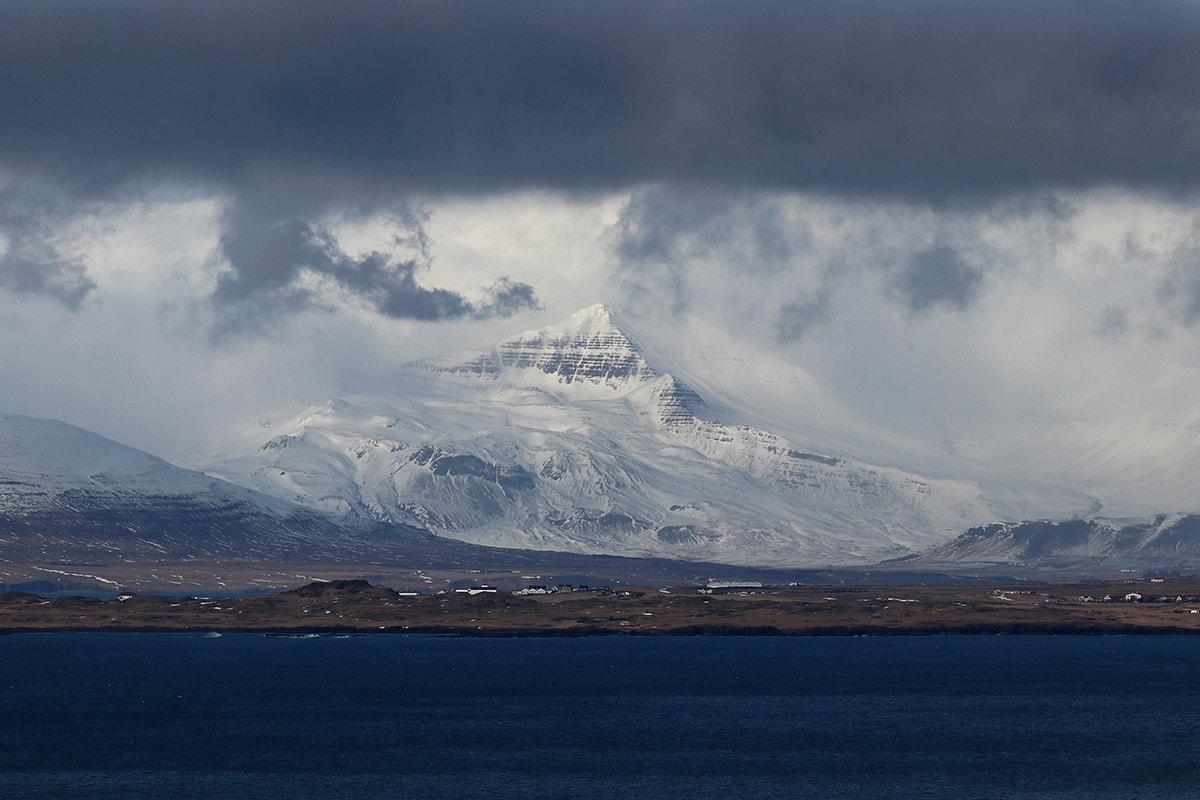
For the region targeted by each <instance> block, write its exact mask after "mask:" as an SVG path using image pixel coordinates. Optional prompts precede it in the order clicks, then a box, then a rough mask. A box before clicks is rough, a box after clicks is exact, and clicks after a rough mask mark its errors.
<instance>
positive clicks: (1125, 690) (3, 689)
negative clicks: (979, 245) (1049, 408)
mask: <svg viewBox="0 0 1200 800" xmlns="http://www.w3.org/2000/svg"><path fill="white" fill-rule="evenodd" d="M1198 709H1200V637H1071V636H1063V637H1019V636H1012V637H965V636H964V637H877V638H876V637H867V638H797V639H784V638H670V639H668V638H663V639H657V638H654V639H647V638H621V637H599V638H588V639H453V638H437V637H419V636H414V637H403V636H390V635H380V636H368V637H361V638H314V639H288V638H264V637H260V636H254V635H226V636H223V637H221V638H204V637H201V636H198V635H187V634H128V635H126V634H52V635H14V636H7V637H0V797H3V798H11V800H21V799H23V798H57V797H62V798H176V797H178V798H240V797H246V798H250V797H254V798H267V799H268V800H269V799H271V798H289V799H293V798H359V797H388V798H390V797H395V798H468V797H480V798H550V797H555V798H585V797H586V798H639V800H644V799H645V798H658V797H688V798H783V797H788V798H796V797H803V798H816V799H818V800H819V799H820V798H954V800H971V799H972V798H987V799H988V800H995V799H996V798H1071V799H1072V800H1074V799H1075V798H1078V799H1079V800H1085V799H1086V800H1100V799H1104V798H1130V797H1157V798H1200V710H1198Z"/></svg>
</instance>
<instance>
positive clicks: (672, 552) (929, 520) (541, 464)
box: [206, 306, 1089, 566]
mask: <svg viewBox="0 0 1200 800" xmlns="http://www.w3.org/2000/svg"><path fill="white" fill-rule="evenodd" d="M645 352H646V351H645V350H644V349H643V347H642V346H641V344H640V343H639V342H638V341H637V340H636V339H635V338H634V337H632V336H630V335H629V334H628V333H626V332H625V330H624V328H623V326H622V325H621V323H620V321H619V320H618V318H617V317H616V316H615V315H614V314H613V313H612V312H611V311H610V310H609V309H607V308H605V307H603V306H593V307H591V308H588V309H584V310H583V311H581V312H579V313H578V314H576V315H574V316H573V317H572V318H571V319H569V320H567V321H565V322H564V323H562V324H560V325H555V326H551V327H549V328H545V329H542V330H539V331H530V332H527V333H524V334H520V335H518V336H515V337H512V338H510V339H507V340H504V341H502V342H500V343H498V344H497V345H495V346H494V347H492V348H489V349H488V350H485V351H483V352H478V353H472V354H469V355H466V356H462V357H456V358H450V359H444V360H440V361H431V362H421V363H417V364H414V365H411V367H410V368H409V369H406V370H405V371H404V373H403V374H401V375H398V376H397V378H396V389H395V391H394V392H392V393H390V394H389V395H387V396H352V397H345V398H341V399H337V400H334V401H331V402H329V403H327V404H324V405H322V406H318V407H314V408H312V409H309V410H308V411H307V412H305V413H304V414H302V415H300V416H299V417H297V418H295V419H293V420H291V421H289V422H287V423H285V424H284V425H283V426H282V431H281V432H280V433H279V434H277V435H275V436H274V437H272V438H271V439H270V440H268V441H266V442H264V443H261V445H260V446H259V448H258V451H257V452H255V453H252V454H249V455H246V456H243V457H241V458H237V459H233V460H229V461H225V462H222V463H220V464H216V465H213V466H211V467H208V468H206V472H208V473H210V474H213V475H218V476H220V477H222V478H225V479H227V480H230V481H233V482H236V483H240V484H242V485H245V486H248V487H251V488H254V489H256V490H258V491H262V492H265V493H269V494H273V495H275V496H278V497H281V498H285V499H287V500H290V501H294V502H298V503H303V504H307V505H310V506H313V507H316V508H321V509H325V510H329V511H336V512H340V513H343V514H350V515H357V516H360V517H364V518H371V519H378V520H384V521H389V522H407V523H413V524H419V525H421V526H423V527H427V528H428V529H429V530H431V531H433V532H435V533H437V534H439V535H443V536H448V537H453V538H458V539H461V540H464V541H470V542H476V543H480V544H489V545H500V546H505V547H523V548H535V549H553V550H567V551H574V552H588V553H607V554H618V555H634V556H660V557H669V558H684V559H692V560H712V561H720V562H724V563H736V564H752V565H764V564H771V565H781V566H782V565H788V566H800V565H814V564H820V565H824V564H850V563H863V562H870V561H875V560H879V559H884V558H891V557H896V556H901V555H904V554H908V553H911V552H914V551H917V550H921V549H925V548H927V547H930V546H933V545H937V544H940V543H942V542H945V541H946V540H947V539H949V538H950V537H952V536H953V535H955V534H956V533H958V532H960V531H962V530H963V529H964V528H966V527H969V526H970V525H975V524H981V523H984V522H990V521H992V520H995V519H1006V518H1023V517H1028V516H1030V514H1029V512H1030V511H1031V510H1033V509H1034V508H1035V507H1036V508H1037V509H1038V510H1042V511H1043V513H1044V509H1045V508H1046V507H1048V506H1049V507H1052V508H1053V510H1054V511H1055V512H1062V513H1064V514H1070V513H1075V512H1078V511H1079V510H1081V509H1086V508H1088V507H1089V505H1088V503H1089V501H1088V499H1087V498H1082V497H1080V496H1078V495H1072V494H1067V493H1063V494H1055V493H1053V492H1046V491H1044V490H1042V489H1038V490H1037V491H1038V492H1040V494H1038V495H1037V505H1036V506H1035V505H1034V504H1032V503H1031V501H1030V500H1029V499H1027V498H1028V497H1029V496H1030V495H1027V494H1026V493H1025V489H1027V488H1030V487H1021V488H1020V489H1019V490H1018V491H1012V490H1010V489H1001V488H996V487H984V486H981V485H979V484H977V483H975V482H970V481H956V480H949V479H945V478H928V477H923V476H919V475H915V474H912V473H909V472H906V471H904V470H901V469H897V468H895V467H888V466H877V465H872V464H868V463H864V462H862V461H859V460H856V459H854V458H850V457H848V456H845V455H842V454H838V453H833V452H829V451H827V450H825V449H822V448H816V447H810V446H804V445H802V444H798V443H796V442H795V441H792V440H789V439H785V438H783V437H781V436H778V435H775V434H773V433H771V432H769V431H768V430H765V429H763V428H761V427H755V426H751V425H746V424H739V423H738V421H737V419H736V417H737V413H736V410H732V409H730V408H728V407H725V406H722V407H720V408H713V407H710V406H709V405H708V404H707V403H706V401H705V399H704V398H702V397H700V395H699V394H698V393H697V392H695V391H694V390H693V389H691V388H690V387H689V385H688V384H687V383H686V382H685V380H684V379H683V378H681V377H680V378H677V377H675V376H673V375H671V374H667V373H665V372H660V371H659V370H658V369H656V368H655V366H654V365H653V364H652V363H651V362H650V361H649V360H648V359H647V357H646V355H645Z"/></svg>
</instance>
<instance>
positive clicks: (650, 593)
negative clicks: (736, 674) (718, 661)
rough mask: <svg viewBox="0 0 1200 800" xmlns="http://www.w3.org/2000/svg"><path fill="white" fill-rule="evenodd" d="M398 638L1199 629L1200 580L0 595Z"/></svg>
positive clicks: (229, 626) (178, 618) (194, 628)
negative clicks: (528, 592) (531, 591)
mask: <svg viewBox="0 0 1200 800" xmlns="http://www.w3.org/2000/svg"><path fill="white" fill-rule="evenodd" d="M82 631H97V632H118V631H119V632H128V633H134V632H136V633H188V632H191V633H204V632H215V633H259V634H264V635H284V636H287V635H311V634H318V635H323V634H328V635H347V634H350V635H356V634H366V633H392V634H396V633H400V634H411V635H440V636H464V637H514V638H516V637H533V636H539V637H579V636H609V635H627V636H628V635H637V636H885V635H914V636H916V635H1019V634H1031V635H1064V634H1078V635H1104V634H1109V635H1132V634H1138V635H1145V634H1198V633H1200V579H1195V578H1167V579H1155V580H1153V581H1150V580H1138V581H1113V582H1104V583H1087V584H1070V585H1063V584H1053V585H1038V586H1033V585H997V586H988V585H958V586H954V585H951V586H853V587H851V586H801V587H762V588H756V589H754V590H750V591H729V592H725V593H720V592H716V593H705V592H704V590H702V589H697V587H680V588H676V589H670V590H652V589H647V590H634V591H627V590H622V591H620V592H617V591H607V590H588V591H568V592H558V593H553V594H547V595H542V596H534V597H531V596H524V595H520V594H517V593H512V592H500V591H495V590H488V591H485V592H478V593H475V594H468V593H444V594H437V595H402V594H399V593H397V592H395V591H393V590H391V589H387V588H382V587H378V586H373V585H371V584H369V583H367V582H366V581H362V580H343V581H332V582H327V583H311V584H308V585H305V586H302V587H299V588H296V589H292V590H288V591H285V592H281V593H279V594H275V595H260V596H255V597H215V596H214V597H197V596H190V597H177V596H171V595H135V594H132V593H127V594H124V595H122V596H120V597H119V598H116V599H101V598H96V597H88V596H69V597H58V598H45V597H40V596H38V595H36V594H32V593H29V592H0V633H20V632H29V633H34V632H37V633H51V632H82Z"/></svg>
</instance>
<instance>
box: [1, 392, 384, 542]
mask: <svg viewBox="0 0 1200 800" xmlns="http://www.w3.org/2000/svg"><path fill="white" fill-rule="evenodd" d="M365 533H366V532H365V531H364V530H363V529H362V528H361V526H360V528H358V529H355V528H354V527H352V526H348V525H346V524H345V523H344V522H343V521H342V520H340V519H338V518H335V517H330V516H329V515H326V514H323V513H321V512H318V511H315V510H313V509H310V508H307V507H304V506H299V505H296V504H292V503H288V502H286V501H284V500H280V499H279V498H276V497H271V496H268V495H263V494H259V493H257V492H254V491H251V490H248V489H246V488H244V487H241V486H235V485H233V484H230V483H226V482H224V481H221V480H218V479H216V478H213V477H210V476H207V475H203V474H201V473H199V472H192V471H190V470H185V469H181V468H179V467H175V466H172V465H171V464H168V463H167V462H166V461H163V460H162V459H160V458H157V457H155V456H152V455H149V454H148V453H144V452H142V451H140V450H135V449H133V448H130V447H126V446H124V445H121V444H118V443H117V442H114V441H112V440H110V439H105V438H104V437H102V436H99V435H97V434H95V433H91V432H89V431H86V430H83V429H81V428H77V427H75V426H73V425H69V424H67V423H65V422H58V421H55V420H48V419H37V418H33V417H26V416H19V415H0V553H2V554H3V557H4V559H5V560H6V561H7V562H9V563H13V562H29V561H39V562H46V561H64V560H67V561H69V560H77V559H78V558H79V557H80V554H82V553H90V554H91V556H90V557H91V558H92V559H93V560H94V559H95V558H96V557H97V556H103V555H105V554H107V555H108V556H110V557H112V558H147V557H149V558H165V557H168V556H169V557H173V558H179V557H184V558H195V557H230V558H255V557H258V558H270V557H278V556H280V555H284V554H286V555H288V556H290V557H293V558H306V559H312V558H321V557H330V556H334V557H338V556H344V555H345V551H346V549H347V548H348V547H349V546H351V545H352V544H353V543H354V542H356V541H360V540H362V539H364V538H365Z"/></svg>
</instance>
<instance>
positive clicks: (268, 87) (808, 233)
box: [0, 0, 1200, 510]
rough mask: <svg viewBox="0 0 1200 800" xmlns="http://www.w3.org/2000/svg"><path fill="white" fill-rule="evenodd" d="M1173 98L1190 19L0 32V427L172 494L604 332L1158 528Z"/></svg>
mask: <svg viewBox="0 0 1200 800" xmlns="http://www.w3.org/2000/svg"><path fill="white" fill-rule="evenodd" d="M1197 75H1200V3H1198V2H1195V0H1187V1H1186V2H1185V1H1184V0H1143V1H1142V2H1136V3H1134V2H1110V1H1109V0H1079V1H1077V2H1063V1H1061V0H1034V1H1029V2H1027V1H1026V0H1003V2H1001V1H1000V0H911V1H905V2H879V1H877V0H828V2H817V1H810V0H778V1H776V0H742V1H741V2H709V1H706V0H696V1H694V2H683V1H673V0H662V1H660V2H654V1H653V0H651V1H650V2H643V1H639V2H633V1H632V0H630V1H627V0H606V1H605V2H602V3H597V2H572V1H570V0H552V1H550V0H546V1H543V0H529V1H527V2H520V3H514V2H511V0H459V1H458V2H453V3H445V2H436V3H435V2H404V1H403V0H388V1H387V2H382V1H378V0H364V1H363V2H355V3H347V4H332V3H325V2H314V1H313V0H288V1H286V2H285V1H284V0H255V1H254V2H230V1H229V0H204V1H203V2H199V1H198V0H197V1H193V0H177V1H176V2H170V3H166V2H149V0H37V1H36V2H33V1H32V0H31V1H29V2H20V1H10V0H0V109H3V113H2V115H0V336H2V337H3V339H2V341H3V343H4V345H5V346H4V347H3V348H0V411H4V412H8V413H23V414H30V415H34V416H46V417H54V418H58V419H64V420H66V421H68V422H72V423H74V424H77V425H80V426H83V427H86V428H89V429H91V430H94V431H96V432H98V433H101V434H103V435H105V436H109V437H112V438H115V439H117V440H119V441H121V442H123V443H126V444H129V445H132V446H135V447H139V448H142V449H145V450H149V451H151V452H154V453H156V454H159V455H162V456H164V457H166V458H168V459H171V460H174V461H177V462H182V463H188V462H189V460H195V459H198V458H200V457H201V455H200V454H202V453H203V452H204V451H205V448H206V447H207V446H208V443H210V442H212V441H215V440H216V439H219V438H220V437H221V436H224V435H226V434H227V433H228V432H229V431H230V430H231V429H233V428H236V427H239V426H244V425H246V424H249V421H251V420H255V419H260V418H279V417H280V416H281V415H284V414H286V413H288V412H289V411H292V412H294V411H298V410H299V409H301V408H303V407H304V406H305V405H308V404H310V403H313V402H319V401H321V400H324V399H326V398H328V397H330V396H332V395H333V394H336V393H339V392H344V391H348V390H351V389H354V388H356V387H359V386H363V385H375V384H377V383H378V382H379V381H381V380H386V377H387V376H388V375H389V374H391V373H392V372H394V371H395V370H396V368H397V367H398V366H399V365H401V364H403V363H404V362H406V361H408V360H411V359H414V358H420V357H425V356H432V355H440V354H444V353H446V352H449V351H453V350H456V349H462V348H468V347H474V346H480V345H483V344H487V343H490V342H492V341H494V340H496V339H498V338H501V337H503V336H506V335H510V334H513V333H516V332H519V331H522V330H526V329H529V328H535V327H540V326H542V325H545V324H549V323H552V322H556V321H558V320H560V319H562V318H564V317H566V316H568V315H569V314H571V313H572V312H573V311H575V310H577V309H578V308H581V307H583V306H587V305H590V304H592V303H596V302H605V303H608V304H609V305H611V306H612V307H614V308H615V309H617V310H618V311H619V312H621V313H623V314H625V315H626V316H627V317H628V318H630V319H636V320H638V322H639V323H640V324H641V325H642V327H643V329H650V330H652V331H657V332H660V333H661V335H662V336H664V337H667V338H670V337H672V336H674V337H676V338H687V336H688V335H689V333H688V332H689V331H695V330H699V329H700V327H703V329H704V331H706V335H707V336H714V335H715V336H717V337H719V338H723V339H725V341H726V342H727V343H730V344H731V346H736V347H744V348H746V349H747V350H750V349H752V350H754V351H755V352H756V353H759V354H762V355H763V357H764V358H765V359H767V361H764V363H782V364H787V365H790V366H793V367H795V368H796V369H797V370H802V371H803V372H804V373H805V374H806V375H808V376H810V377H811V379H812V380H813V381H814V382H815V383H816V384H817V385H819V386H820V387H821V392H822V396H823V397H824V398H825V400H826V401H827V402H828V403H830V404H832V405H834V406H836V407H837V408H838V409H841V410H842V411H843V412H844V416H845V418H846V419H850V418H853V419H855V420H861V421H863V425H864V426H865V427H864V428H863V429H864V430H871V431H875V432H878V433H879V435H881V436H883V435H886V436H893V437H895V439H896V440H897V441H901V442H906V443H909V444H911V446H912V447H913V448H916V449H919V450H920V449H923V450H925V451H928V452H933V451H935V450H936V451H939V452H941V453H943V454H946V455H951V456H961V457H963V458H970V459H979V460H983V461H988V460H992V461H995V462H997V463H1004V464H1006V465H1010V466H1012V467H1014V468H1028V469H1031V470H1040V471H1043V472H1048V473H1054V472H1060V473H1061V472H1063V471H1068V470H1080V469H1085V468H1086V467H1087V465H1092V466H1095V465H1096V464H1097V463H1098V462H1102V466H1103V470H1107V472H1106V473H1105V474H1106V475H1107V476H1108V477H1107V478H1106V479H1107V480H1109V482H1110V483H1111V482H1113V481H1118V480H1119V479H1120V480H1123V479H1124V478H1129V477H1132V478H1136V479H1134V480H1133V482H1132V485H1134V486H1137V487H1139V489H1138V490H1139V491H1142V490H1143V489H1145V488H1146V487H1150V486H1154V485H1159V484H1161V483H1162V482H1163V480H1164V476H1163V475H1161V474H1159V475H1156V476H1155V477H1154V480H1149V479H1147V478H1146V472H1145V470H1146V468H1147V465H1149V464H1159V465H1166V466H1167V467H1170V468H1171V477H1170V480H1171V481H1172V482H1173V483H1172V484H1171V485H1172V487H1173V488H1171V489H1170V490H1169V491H1164V492H1163V493H1161V494H1159V495H1155V496H1150V497H1147V499H1146V501H1145V503H1144V504H1143V505H1145V506H1146V507H1149V504H1151V503H1160V502H1172V503H1182V502H1185V498H1186V497H1187V496H1188V493H1190V487H1191V485H1192V479H1191V476H1192V475H1194V474H1196V473H1195V472H1194V470H1195V469H1196V468H1197V465H1200V460H1198V456H1197V446H1198V437H1200V398H1198V396H1197V388H1198V386H1200V346H1198V345H1200V210H1198V209H1200V207H1198V205H1197V200H1198V199H1200V82H1197V80H1196V76H1197ZM698 326H700V327H698ZM763 377H764V379H769V377H770V376H769V375H764V376H763ZM743 378H744V376H743ZM740 379H741V378H740ZM752 382H753V381H750V383H752ZM746 390H747V391H748V392H752V391H753V387H751V386H749V385H747V387H746ZM808 412H809V409H806V408H805V407H804V404H803V403H801V402H799V401H798V402H797V403H796V407H795V408H794V410H793V411H792V412H791V413H794V415H795V416H796V417H797V418H798V420H799V422H798V423H797V425H798V426H799V425H800V423H802V422H803V420H804V419H805V418H806V415H807V414H808ZM814 419H816V415H814ZM814 424H816V423H814ZM847 425H848V424H847ZM1103 470H1101V471H1103ZM1131 470H1132V471H1139V470H1140V472H1139V475H1138V476H1130V475H1124V473H1123V472H1122V471H1125V472H1128V471H1131ZM1189 470H1191V471H1189ZM1123 475H1124V477H1122V476H1123ZM1097 480H1099V478H1097ZM1139 480H1140V481H1141V482H1138V481H1139ZM1127 505H1129V506H1130V507H1133V506H1134V505H1136V504H1135V503H1130V504H1127ZM1196 510H1200V509H1196Z"/></svg>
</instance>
